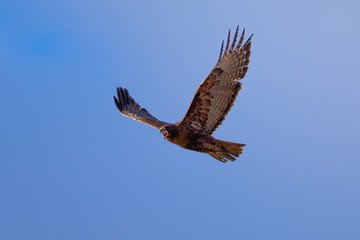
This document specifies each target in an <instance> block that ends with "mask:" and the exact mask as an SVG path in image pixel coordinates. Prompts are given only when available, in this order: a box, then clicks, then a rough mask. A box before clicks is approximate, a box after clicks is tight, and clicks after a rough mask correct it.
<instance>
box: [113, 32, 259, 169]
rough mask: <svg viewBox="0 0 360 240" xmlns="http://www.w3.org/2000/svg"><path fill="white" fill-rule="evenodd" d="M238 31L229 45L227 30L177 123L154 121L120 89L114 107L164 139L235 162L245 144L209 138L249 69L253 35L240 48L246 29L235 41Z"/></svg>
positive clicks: (125, 91) (126, 91) (153, 118)
mask: <svg viewBox="0 0 360 240" xmlns="http://www.w3.org/2000/svg"><path fill="white" fill-rule="evenodd" d="M238 32H239V26H238V27H237V29H236V31H235V36H234V39H233V41H232V43H231V45H230V30H229V33H228V38H227V42H226V47H225V51H223V49H224V41H223V42H222V45H221V50H220V56H219V59H218V61H217V63H216V65H215V67H214V68H213V69H212V70H211V72H210V74H209V75H208V76H207V77H206V78H205V80H204V81H203V82H202V83H201V84H200V86H199V87H198V89H197V90H196V92H195V95H194V97H193V99H192V102H191V104H190V106H189V108H188V110H187V112H186V114H185V116H184V118H183V119H182V120H181V121H180V122H177V123H174V124H171V123H167V122H163V121H160V120H158V119H156V118H155V117H153V116H152V115H151V114H150V113H149V112H148V111H147V110H146V109H145V108H142V107H140V105H139V104H138V103H137V102H135V100H134V99H133V98H132V97H131V96H130V95H129V92H128V90H127V89H125V88H121V87H119V88H117V97H114V101H115V105H116V107H117V108H118V110H119V111H120V113H121V114H123V115H125V116H127V117H130V118H132V119H134V120H136V121H139V122H142V123H145V124H147V125H150V126H152V127H154V128H156V129H158V130H160V133H161V134H162V136H163V137H164V139H166V140H168V141H169V142H171V143H174V144H176V145H178V146H180V147H182V148H185V149H189V150H193V151H197V152H203V153H208V154H209V155H210V156H212V157H214V158H215V159H217V160H219V161H221V162H224V163H225V162H227V161H228V160H231V161H234V160H236V157H238V156H239V154H241V153H242V150H243V147H244V146H245V144H240V143H232V142H226V141H221V140H218V139H215V138H214V137H212V136H211V135H212V134H213V133H214V131H215V130H216V128H217V127H218V126H219V125H220V124H221V123H222V122H223V121H224V119H225V116H226V114H227V113H228V112H229V111H230V109H231V107H232V106H233V104H234V101H235V99H236V96H237V95H238V93H239V91H240V89H241V83H240V82H239V81H240V80H241V79H242V78H244V77H245V74H246V72H247V70H248V64H249V57H250V53H251V52H250V47H251V37H252V35H251V36H250V37H249V39H248V40H247V41H246V42H245V43H244V44H243V45H242V42H243V40H244V35H245V29H244V30H243V32H242V34H241V37H240V40H239V41H238V42H237V36H238Z"/></svg>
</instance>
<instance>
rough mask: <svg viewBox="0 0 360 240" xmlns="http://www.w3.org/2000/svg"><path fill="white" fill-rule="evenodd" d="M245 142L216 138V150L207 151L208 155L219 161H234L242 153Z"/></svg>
mask: <svg viewBox="0 0 360 240" xmlns="http://www.w3.org/2000/svg"><path fill="white" fill-rule="evenodd" d="M245 146H246V145H245V144H241V143H233V142H226V141H221V140H216V150H215V151H213V152H209V155H210V156H212V157H213V158H215V159H217V160H219V161H220V162H224V163H225V162H227V161H228V160H230V161H235V160H236V157H239V155H240V154H241V153H242V151H243V149H242V147H245Z"/></svg>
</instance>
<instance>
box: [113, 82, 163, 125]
mask: <svg viewBox="0 0 360 240" xmlns="http://www.w3.org/2000/svg"><path fill="white" fill-rule="evenodd" d="M114 102H115V105H116V107H117V109H118V110H119V112H120V113H121V114H123V115H124V116H126V117H129V118H132V119H134V120H136V121H139V122H142V123H145V124H147V125H150V126H152V127H154V128H156V129H160V128H161V127H162V126H164V125H165V124H168V123H167V122H163V121H160V120H158V119H156V118H155V117H153V116H152V115H151V114H150V113H149V112H148V111H147V110H146V109H145V108H141V107H140V106H139V104H137V103H136V102H135V100H134V99H133V98H132V97H131V96H130V95H129V92H128V90H127V89H126V88H121V87H119V88H117V98H116V97H114Z"/></svg>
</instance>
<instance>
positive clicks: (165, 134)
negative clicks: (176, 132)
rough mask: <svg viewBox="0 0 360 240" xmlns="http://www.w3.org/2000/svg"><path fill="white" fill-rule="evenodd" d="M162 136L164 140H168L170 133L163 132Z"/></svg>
mask: <svg viewBox="0 0 360 240" xmlns="http://www.w3.org/2000/svg"><path fill="white" fill-rule="evenodd" d="M161 134H162V135H163V137H164V140H165V139H166V138H167V136H169V132H168V131H166V130H164V131H162V132H161Z"/></svg>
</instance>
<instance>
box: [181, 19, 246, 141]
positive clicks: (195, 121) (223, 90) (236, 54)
mask: <svg viewBox="0 0 360 240" xmlns="http://www.w3.org/2000/svg"><path fill="white" fill-rule="evenodd" d="M238 31H239V26H238V27H237V29H236V32H235V37H234V40H233V42H232V44H231V46H230V48H229V44H230V30H229V34H228V39H227V43H226V47H225V51H224V54H222V53H223V47H224V41H223V42H222V46H221V51H220V56H219V60H218V62H217V63H216V65H215V67H214V68H213V70H212V71H211V72H210V74H209V75H208V76H207V77H206V79H205V80H204V81H203V82H202V83H201V84H200V86H199V87H198V89H197V90H196V92H195V95H194V98H193V100H192V102H191V104H190V106H189V109H188V110H187V112H186V114H185V116H184V118H183V119H182V120H181V121H180V122H179V124H180V125H184V126H190V127H192V128H195V129H203V130H205V132H207V133H208V134H212V133H213V132H214V131H215V130H216V128H217V127H218V126H219V125H220V124H221V123H222V121H223V120H224V119H225V116H226V114H227V113H228V112H229V111H230V109H231V107H232V106H233V104H234V101H235V99H236V96H237V95H238V93H239V91H240V89H241V83H240V82H239V80H240V79H242V78H244V76H245V74H246V72H247V70H248V64H249V57H250V46H251V37H252V35H251V36H250V37H249V39H248V40H247V41H246V42H245V44H244V45H243V46H241V44H242V42H243V40H244V34H245V29H244V30H243V32H242V35H241V37H240V41H239V42H238V43H237V44H236V38H237V35H238ZM235 44H236V47H235Z"/></svg>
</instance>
